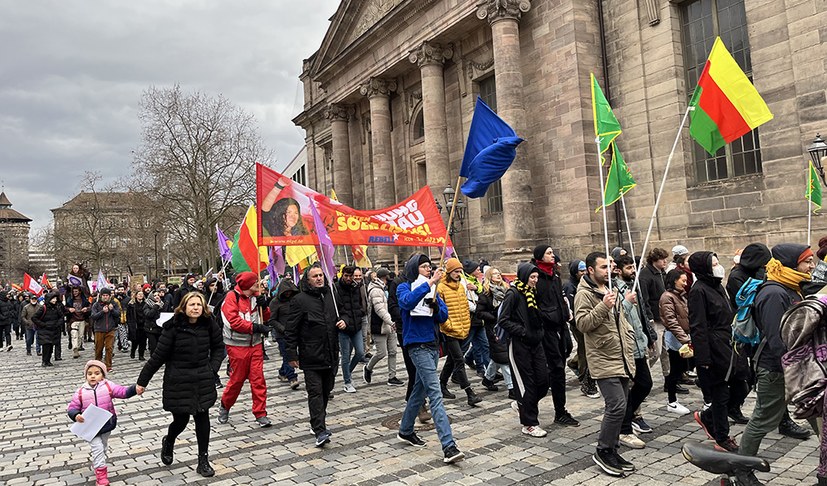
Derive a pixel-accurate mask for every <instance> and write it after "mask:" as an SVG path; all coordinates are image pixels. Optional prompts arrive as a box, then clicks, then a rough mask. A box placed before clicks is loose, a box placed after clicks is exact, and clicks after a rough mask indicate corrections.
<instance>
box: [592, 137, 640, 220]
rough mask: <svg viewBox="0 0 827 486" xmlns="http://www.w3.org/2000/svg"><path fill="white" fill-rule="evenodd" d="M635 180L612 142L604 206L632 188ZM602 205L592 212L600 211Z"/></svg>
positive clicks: (609, 204)
mask: <svg viewBox="0 0 827 486" xmlns="http://www.w3.org/2000/svg"><path fill="white" fill-rule="evenodd" d="M636 185H637V181H635V178H634V177H632V172H631V171H630V170H629V166H628V165H626V161H625V160H624V159H623V155H621V153H620V150H618V148H617V144H615V143H612V164H611V165H610V166H609V175H608V176H607V177H606V190H605V198H604V201H606V207H609V206H611V205H612V204H614V203H616V202H617V200H618V199H620V198H621V197H623V195H624V194H626V193H627V192H629V191H631V190H632V189H634V187H635V186H636ZM601 208H603V206H602V205H600V206H598V207H597V209H595V211H594V212H598V211H600V209H601Z"/></svg>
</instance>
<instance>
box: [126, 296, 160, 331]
mask: <svg viewBox="0 0 827 486" xmlns="http://www.w3.org/2000/svg"><path fill="white" fill-rule="evenodd" d="M145 305H146V300H138V299H135V301H134V302H129V303H128V304H126V325H127V328H128V330H129V340H130V341H134V340H136V339H137V338H138V337H137V333H136V331H137V330H138V329H141V330H143V329H144V321H146V315H145V314H144V306H145ZM156 327H157V326H156Z"/></svg>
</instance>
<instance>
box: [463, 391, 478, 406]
mask: <svg viewBox="0 0 827 486" xmlns="http://www.w3.org/2000/svg"><path fill="white" fill-rule="evenodd" d="M465 394H466V395H468V405H470V406H472V407H476V406H477V404H478V403H480V402H481V401H482V398H481V397H478V396H477V394H476V393H474V390H472V389H471V388H470V387H468V388H466V389H465Z"/></svg>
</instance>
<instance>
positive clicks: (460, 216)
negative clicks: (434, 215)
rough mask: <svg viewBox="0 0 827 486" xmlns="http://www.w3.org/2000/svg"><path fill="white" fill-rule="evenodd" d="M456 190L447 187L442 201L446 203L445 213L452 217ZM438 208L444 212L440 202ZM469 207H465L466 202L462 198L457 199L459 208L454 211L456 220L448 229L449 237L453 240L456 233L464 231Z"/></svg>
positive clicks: (443, 192) (452, 221)
mask: <svg viewBox="0 0 827 486" xmlns="http://www.w3.org/2000/svg"><path fill="white" fill-rule="evenodd" d="M454 196H455V193H454V189H453V188H451V187H446V188H445V190H443V191H442V199H443V200H444V202H445V211H446V212H447V213H448V214H449V215H450V214H451V206H452V205H453V204H454ZM437 208H438V209H439V210H440V212H441V211H442V209H441V206H440V205H439V202H437ZM467 210H468V207H467V206H466V205H465V201H463V200H462V198H460V197H457V207H456V208H455V209H454V219H453V220H451V226H450V228H448V235H449V236H450V237H451V238H453V237H454V233H459V232H460V231H462V226H463V222H464V221H465V216H466V212H467ZM457 223H459V227H457V226H456V225H457Z"/></svg>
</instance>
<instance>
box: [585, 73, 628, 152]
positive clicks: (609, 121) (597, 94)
mask: <svg viewBox="0 0 827 486" xmlns="http://www.w3.org/2000/svg"><path fill="white" fill-rule="evenodd" d="M590 76H591V84H592V115H593V116H594V136H595V137H597V143H598V145H599V146H600V153H601V154H602V153H603V152H605V151H606V150H608V149H609V146H610V145H611V144H612V142H614V139H616V138H617V137H618V135H620V133H621V132H622V130H621V129H620V122H619V121H617V118H615V114H614V113H612V107H611V106H610V105H609V100H607V99H606V96H604V95H603V90H601V89H600V85H599V84H597V79H596V78H595V77H594V73H591V74H590ZM601 160H602V158H601Z"/></svg>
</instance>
